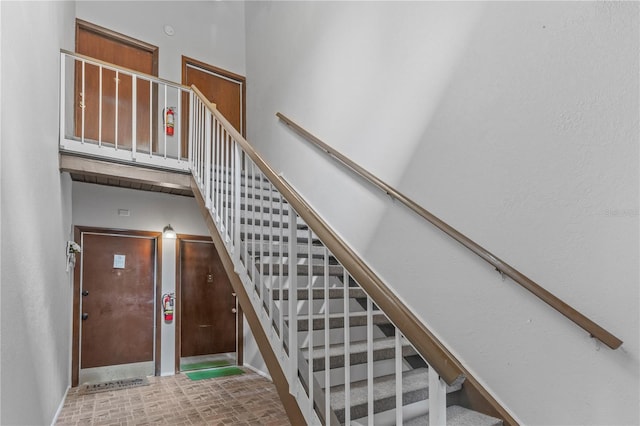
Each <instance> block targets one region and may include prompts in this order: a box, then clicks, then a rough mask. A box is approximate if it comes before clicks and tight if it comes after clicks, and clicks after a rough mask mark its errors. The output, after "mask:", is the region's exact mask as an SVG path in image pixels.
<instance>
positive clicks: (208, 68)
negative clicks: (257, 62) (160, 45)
mask: <svg viewBox="0 0 640 426" xmlns="http://www.w3.org/2000/svg"><path fill="white" fill-rule="evenodd" d="M188 65H192V66H194V67H196V68H200V69H201V70H203V71H205V72H208V73H211V74H214V75H219V76H221V77H223V78H225V79H227V80H231V81H233V82H235V83H237V84H239V85H240V88H241V90H240V92H241V97H242V99H241V100H240V102H241V104H242V105H241V106H240V116H241V119H240V122H241V123H240V127H241V128H240V134H241V135H242V137H245V138H246V137H247V79H246V77H244V76H242V75H240V74H236V73H233V72H231V71H227V70H225V69H222V68H218V67H216V66H213V65H210V64H207V63H205V62H202V61H199V60H197V59H193V58H190V57H188V56H184V55H182V77H181V79H182V80H181V82H182V84H183V85H185V86H186V85H187V66H188ZM188 105H189V104H188V99H187V98H184V99H183V108H182V111H187V109H188V108H187V107H188ZM183 115H185V114H183ZM185 118H186V117H185ZM183 125H185V126H186V125H187V122H186V121H185V122H184V123H183ZM185 128H186V127H185ZM187 145H188V144H186V143H185V142H183V149H188V146H187ZM183 152H186V151H183Z"/></svg>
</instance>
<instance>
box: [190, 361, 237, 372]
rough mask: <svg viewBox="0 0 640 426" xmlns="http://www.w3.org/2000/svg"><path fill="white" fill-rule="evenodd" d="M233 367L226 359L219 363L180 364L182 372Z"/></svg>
mask: <svg viewBox="0 0 640 426" xmlns="http://www.w3.org/2000/svg"><path fill="white" fill-rule="evenodd" d="M228 365H231V363H230V362H229V361H227V360H226V359H220V360H217V361H203V362H196V363H194V364H180V371H193V370H205V369H207V368H218V367H226V366H228Z"/></svg>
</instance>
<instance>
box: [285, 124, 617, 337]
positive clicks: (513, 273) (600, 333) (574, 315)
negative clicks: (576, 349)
mask: <svg viewBox="0 0 640 426" xmlns="http://www.w3.org/2000/svg"><path fill="white" fill-rule="evenodd" d="M276 116H277V117H278V118H279V119H280V120H282V121H283V122H284V123H285V124H286V125H287V126H289V127H290V128H292V129H293V130H294V131H295V132H296V133H298V134H299V135H301V136H302V137H303V138H304V139H306V140H308V141H309V142H311V143H312V144H314V145H315V146H316V147H318V148H320V149H321V150H322V151H324V152H326V153H327V154H329V156H330V157H332V158H334V159H335V160H337V161H338V162H339V163H341V164H342V165H344V166H345V167H347V168H348V169H350V170H351V171H353V172H354V173H356V174H357V175H358V176H360V177H362V178H364V179H365V180H367V181H368V182H370V183H371V184H373V185H374V186H375V187H376V188H378V189H379V190H381V191H383V192H384V193H386V194H387V195H389V196H390V197H391V198H393V199H395V200H398V201H400V202H401V203H402V204H404V205H405V206H406V207H408V208H409V209H410V210H411V211H413V212H414V213H416V214H417V215H419V216H420V217H422V218H423V219H425V220H427V221H429V222H430V223H432V224H433V225H435V226H436V227H437V228H438V229H440V230H441V231H443V232H444V233H445V234H447V235H449V236H450V237H451V238H453V239H454V240H456V241H457V242H459V243H460V244H462V245H463V246H465V247H466V248H468V249H469V250H471V251H472V252H474V253H475V254H476V255H478V256H480V257H481V258H482V259H483V260H485V261H486V262H488V263H489V264H491V265H492V266H493V267H494V268H496V270H497V271H498V272H500V273H501V274H504V275H506V276H508V277H509V278H511V279H512V280H513V281H515V282H516V283H518V284H520V285H521V286H522V287H524V288H526V289H527V290H529V291H530V292H531V293H533V294H534V295H536V296H537V297H538V298H540V299H541V300H542V301H544V302H545V303H547V304H548V305H549V306H551V307H552V308H554V309H555V310H557V311H558V312H560V313H561V314H562V315H564V316H565V317H567V318H569V319H570V320H571V321H573V322H574V323H576V324H577V325H578V326H580V327H582V328H583V329H584V330H586V331H587V332H588V333H589V334H590V335H591V337H595V338H596V339H598V340H600V341H601V342H602V343H604V344H605V345H607V346H608V347H610V348H611V349H617V348H619V347H620V345H621V344H622V340H620V339H618V338H617V337H616V336H614V335H613V334H611V333H609V332H608V331H607V330H605V329H604V328H602V327H601V326H599V325H598V324H596V323H595V322H593V321H592V320H590V319H589V318H587V317H586V316H585V315H583V314H582V313H580V312H578V311H577V310H576V309H574V308H573V307H571V306H569V305H568V304H567V303H565V302H563V301H562V300H560V299H559V298H558V297H556V296H555V295H553V294H552V293H550V292H549V291H547V290H546V289H544V288H543V287H541V286H540V285H539V284H537V283H536V282H535V281H533V280H531V279H530V278H528V277H527V276H526V275H524V274H523V273H521V272H520V271H518V270H517V269H515V268H514V267H512V266H511V265H509V264H508V263H506V262H504V261H503V260H501V259H500V258H498V257H497V256H495V255H494V254H492V253H491V252H490V251H488V250H487V249H485V248H484V247H482V246H480V245H479V244H478V243H476V242H475V241H473V240H471V239H470V238H468V237H467V236H465V235H464V234H462V233H461V232H459V231H458V230H456V229H455V228H453V227H452V226H450V225H448V224H447V223H446V222H444V221H443V220H441V219H439V218H438V217H436V216H434V215H433V214H432V213H430V212H429V211H427V210H426V209H424V208H423V207H422V206H420V205H419V204H417V203H416V202H415V201H413V200H412V199H410V198H409V197H407V196H406V195H404V194H402V193H401V192H400V191H398V190H396V189H395V188H394V187H392V186H391V185H389V184H387V183H386V182H384V181H382V180H381V179H379V178H378V177H377V176H375V175H374V174H372V173H371V172H369V171H368V170H366V169H364V168H363V167H362V166H360V165H359V164H357V163H355V162H353V161H352V160H350V159H349V158H347V157H346V156H345V155H343V154H342V153H340V152H338V151H336V150H335V149H333V148H331V147H330V146H329V145H327V144H326V143H324V142H323V141H322V140H320V139H318V138H317V137H316V136H314V135H312V134H311V133H309V132H308V131H307V130H305V129H304V128H302V127H300V126H299V125H298V124H296V123H295V122H294V121H293V120H291V119H290V118H288V117H287V116H285V115H284V114H282V113H280V112H278V113H277V114H276Z"/></svg>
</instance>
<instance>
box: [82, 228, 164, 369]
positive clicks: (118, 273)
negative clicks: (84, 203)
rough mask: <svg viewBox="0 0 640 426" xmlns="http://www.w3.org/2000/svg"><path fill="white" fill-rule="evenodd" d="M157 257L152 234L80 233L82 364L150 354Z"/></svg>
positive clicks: (130, 361)
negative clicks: (145, 235)
mask: <svg viewBox="0 0 640 426" xmlns="http://www.w3.org/2000/svg"><path fill="white" fill-rule="evenodd" d="M155 263H156V240H155V239H154V238H151V237H134V236H128V235H109V234H93V233H83V234H82V278H81V288H80V291H81V296H80V313H81V318H82V320H81V325H80V327H81V333H80V335H81V338H80V369H81V370H83V369H89V368H94V367H106V366H113V365H122V364H134V363H145V362H152V361H153V360H154V306H155V305H154V294H155ZM151 374H153V368H152V369H151Z"/></svg>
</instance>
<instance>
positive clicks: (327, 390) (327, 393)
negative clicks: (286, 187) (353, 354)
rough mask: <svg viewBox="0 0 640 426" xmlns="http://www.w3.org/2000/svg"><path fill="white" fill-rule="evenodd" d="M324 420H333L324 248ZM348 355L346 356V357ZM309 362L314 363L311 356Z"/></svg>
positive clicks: (326, 421) (327, 291)
mask: <svg viewBox="0 0 640 426" xmlns="http://www.w3.org/2000/svg"><path fill="white" fill-rule="evenodd" d="M323 254H324V410H325V412H324V418H325V423H327V424H329V422H330V419H331V374H330V372H331V357H330V353H329V343H330V331H331V330H330V327H329V325H330V324H329V313H330V312H329V250H328V249H327V247H326V246H325V248H324V253H323ZM309 260H311V259H309ZM309 353H311V351H309ZM346 355H347V354H345V356H346ZM309 362H313V359H312V358H311V356H310V357H309Z"/></svg>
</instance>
